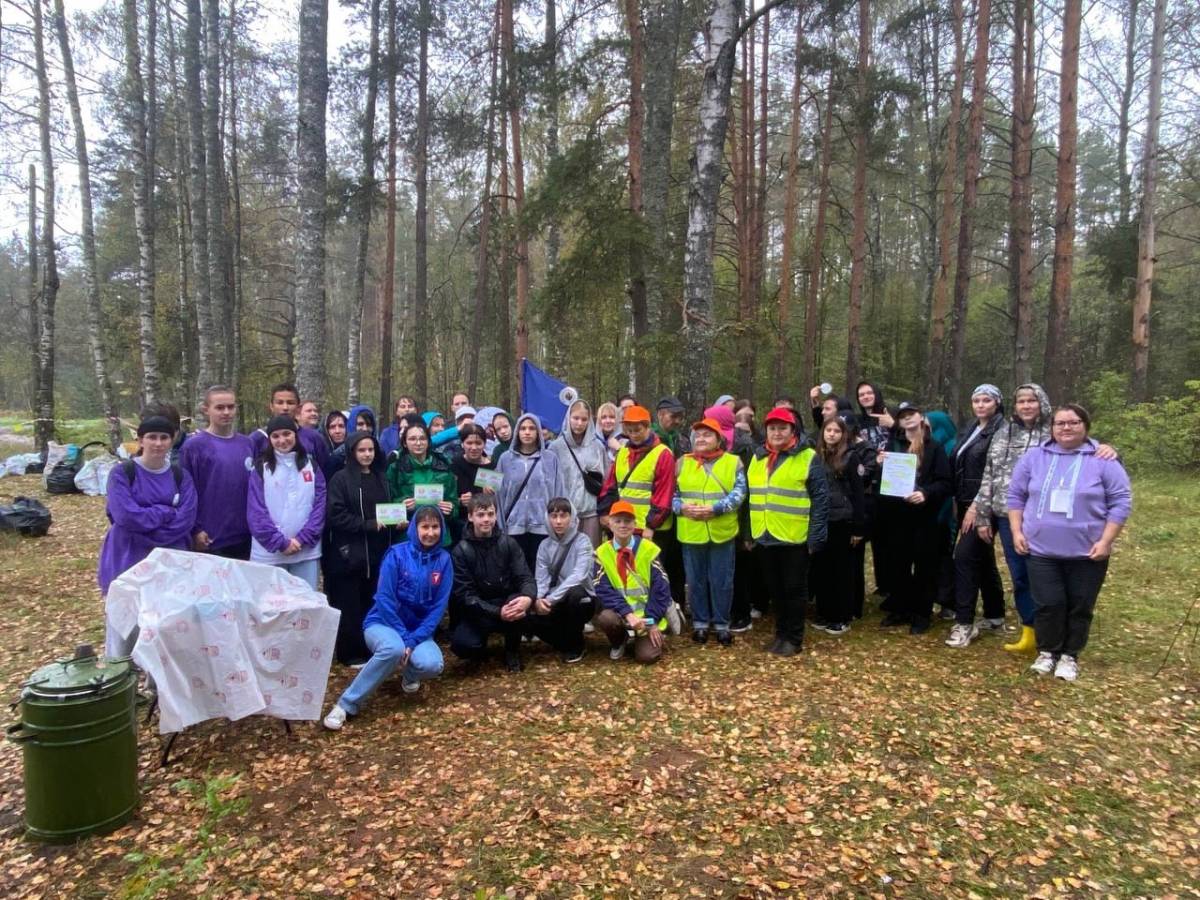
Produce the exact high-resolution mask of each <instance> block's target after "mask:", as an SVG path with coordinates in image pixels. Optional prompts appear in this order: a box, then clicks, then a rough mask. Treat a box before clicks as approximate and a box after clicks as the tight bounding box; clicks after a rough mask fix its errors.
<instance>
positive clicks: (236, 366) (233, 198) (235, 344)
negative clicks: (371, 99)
mask: <svg viewBox="0 0 1200 900" xmlns="http://www.w3.org/2000/svg"><path fill="white" fill-rule="evenodd" d="M235 2H236V0H229V41H228V44H229V81H228V88H227V90H226V95H227V96H228V98H229V102H228V103H227V104H226V105H227V107H228V109H229V181H230V202H231V203H232V209H233V231H232V234H231V235H230V239H231V250H232V254H231V256H232V258H231V260H230V263H231V269H232V275H233V295H232V304H233V308H232V314H231V316H230V328H229V337H230V344H231V345H232V346H231V347H230V367H229V374H228V385H229V387H231V388H233V390H234V392H235V393H236V392H237V391H238V390H240V389H241V382H242V378H241V373H242V310H243V309H244V308H245V300H246V298H245V295H244V288H245V279H244V278H243V272H242V186H241V174H240V170H239V165H238V132H237V114H238V112H237V73H236V70H235V65H234V63H235V57H236V49H237V44H236V36H237V31H236V29H235V24H236V17H235V13H236V9H235V6H234V4H235ZM238 409H239V415H240V411H241V407H239V408H238Z"/></svg>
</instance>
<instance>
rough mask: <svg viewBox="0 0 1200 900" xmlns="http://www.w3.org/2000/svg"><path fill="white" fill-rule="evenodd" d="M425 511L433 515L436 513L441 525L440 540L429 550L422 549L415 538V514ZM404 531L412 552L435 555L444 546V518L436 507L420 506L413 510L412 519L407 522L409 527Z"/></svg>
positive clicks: (419, 542)
mask: <svg viewBox="0 0 1200 900" xmlns="http://www.w3.org/2000/svg"><path fill="white" fill-rule="evenodd" d="M426 509H432V510H433V511H434V512H435V513H437V517H438V521H439V522H440V523H441V524H442V539H441V540H440V541H438V542H437V543H436V544H434V545H433V546H432V547H429V548H426V547H422V546H421V541H420V540H419V539H418V538H417V522H416V519H417V513H418V512H420V511H421V510H426ZM406 531H407V532H408V534H407V535H406V538H407V540H408V542H409V544H411V545H412V548H413V550H415V551H416V552H417V553H437V552H438V551H439V550H441V549H443V548H444V547H445V545H446V517H445V516H443V515H442V511H441V510H440V509H438V508H437V507H436V506H421V507H418V508H417V509H414V510H413V514H412V518H411V519H410V520H409V527H408V528H407V529H406Z"/></svg>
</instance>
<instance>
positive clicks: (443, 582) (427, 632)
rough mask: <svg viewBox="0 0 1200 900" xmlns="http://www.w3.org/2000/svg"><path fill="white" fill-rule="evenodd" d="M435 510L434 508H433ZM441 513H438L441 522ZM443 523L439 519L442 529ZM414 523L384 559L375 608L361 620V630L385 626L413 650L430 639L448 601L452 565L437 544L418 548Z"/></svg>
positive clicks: (444, 524) (376, 592) (443, 528)
mask: <svg viewBox="0 0 1200 900" xmlns="http://www.w3.org/2000/svg"><path fill="white" fill-rule="evenodd" d="M433 509H434V510H435V511H436V510H437V507H433ZM441 516H442V514H441V513H440V512H439V513H438V518H439V519H441ZM445 529H446V522H445V520H444V519H442V530H443V531H445ZM417 532H418V529H417V527H416V525H415V524H411V525H409V527H408V540H407V541H405V542H403V543H400V544H396V545H394V546H393V547H392V549H390V550H389V551H388V552H387V556H385V557H384V558H383V566H382V567H381V568H380V570H379V587H378V588H377V589H376V590H375V605H374V606H372V607H371V611H370V612H369V613H367V616H366V618H365V619H363V628H369V627H370V626H372V625H386V626H387V627H388V628H391V629H393V630H394V631H395V632H396V633H397V634H399V635H400V637H401V638H402V639H403V640H404V646H405V647H416V646H417V645H418V644H420V643H421V642H422V641H427V640H429V639H430V638H431V637H433V630H434V629H435V628H436V627H437V623H438V622H440V621H441V618H442V615H443V614H444V613H445V612H446V606H447V604H449V602H450V589H451V587H452V586H453V583H454V566H453V565H452V564H451V562H450V554H449V553H447V552H446V551H445V550H443V549H442V547H441V545H440V544H439V545H438V546H437V547H434V548H433V549H432V550H426V549H425V548H424V547H422V546H421V543H420V541H419V540H418V538H417Z"/></svg>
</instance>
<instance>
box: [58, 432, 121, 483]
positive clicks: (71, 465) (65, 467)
mask: <svg viewBox="0 0 1200 900" xmlns="http://www.w3.org/2000/svg"><path fill="white" fill-rule="evenodd" d="M107 446H108V445H107V444H105V443H104V442H103V441H91V442H90V443H87V444H84V445H83V446H82V447H80V448H78V449H77V450H76V451H75V452H74V453H68V454H67V455H66V456H64V457H63V458H62V459H61V460H59V461H58V462H57V463H55V464H54V468H53V469H51V470H50V471H49V472H48V473H47V474H46V493H48V494H78V493H80V490H79V488H77V487H75V476H76V475H78V474H79V470H80V469H82V468H83V463H84V457H83V454H84V451H85V450H87V449H88V448H89V447H107ZM131 483H132V482H131Z"/></svg>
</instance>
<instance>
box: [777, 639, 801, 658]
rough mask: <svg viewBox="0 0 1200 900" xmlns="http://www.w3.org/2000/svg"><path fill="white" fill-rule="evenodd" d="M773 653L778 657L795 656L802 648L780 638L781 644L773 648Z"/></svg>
mask: <svg viewBox="0 0 1200 900" xmlns="http://www.w3.org/2000/svg"><path fill="white" fill-rule="evenodd" d="M771 652H772V653H774V654H775V655H776V656H795V655H796V654H797V653H799V652H800V648H799V647H797V646H796V645H795V644H793V643H792V642H791V641H789V640H786V639H784V638H780V639H779V642H778V643H777V644H776V645H775V646H774V647H772V648H771Z"/></svg>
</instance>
